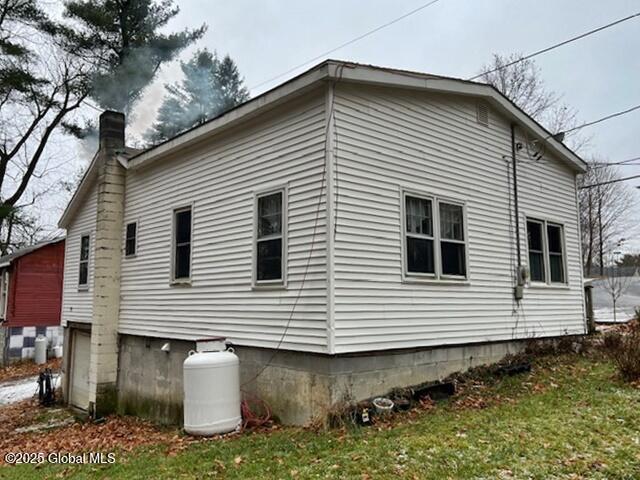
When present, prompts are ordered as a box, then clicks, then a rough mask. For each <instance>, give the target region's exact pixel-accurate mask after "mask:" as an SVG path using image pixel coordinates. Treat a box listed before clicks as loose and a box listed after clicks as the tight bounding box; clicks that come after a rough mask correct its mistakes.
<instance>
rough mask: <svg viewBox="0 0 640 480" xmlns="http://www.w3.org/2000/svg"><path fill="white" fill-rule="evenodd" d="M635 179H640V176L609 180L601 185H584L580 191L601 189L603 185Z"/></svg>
mask: <svg viewBox="0 0 640 480" xmlns="http://www.w3.org/2000/svg"><path fill="white" fill-rule="evenodd" d="M634 178H640V175H632V176H630V177H624V178H616V179H615V180H609V181H607V182H600V183H592V184H590V185H583V186H581V187H580V190H584V189H585V188H593V187H601V186H602V185H610V184H612V183H618V182H626V181H627V180H633V179H634Z"/></svg>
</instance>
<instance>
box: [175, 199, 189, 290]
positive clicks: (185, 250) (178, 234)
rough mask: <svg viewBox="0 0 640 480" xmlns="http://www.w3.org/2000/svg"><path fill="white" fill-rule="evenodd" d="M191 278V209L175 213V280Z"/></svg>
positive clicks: (179, 210) (183, 209)
mask: <svg viewBox="0 0 640 480" xmlns="http://www.w3.org/2000/svg"><path fill="white" fill-rule="evenodd" d="M190 277H191V207H185V208H180V209H178V210H174V212H173V280H188V279H189V278H190Z"/></svg>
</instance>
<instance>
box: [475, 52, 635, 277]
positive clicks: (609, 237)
mask: <svg viewBox="0 0 640 480" xmlns="http://www.w3.org/2000/svg"><path fill="white" fill-rule="evenodd" d="M522 58H523V56H522V55H521V54H517V53H515V54H511V55H507V56H501V55H494V56H493V60H492V61H491V62H490V63H489V64H488V65H485V66H484V67H483V68H482V72H485V73H483V74H482V75H481V77H480V79H481V80H482V81H484V82H486V83H488V84H490V85H492V86H494V87H495V88H496V89H497V90H498V91H500V92H501V93H503V94H504V95H505V96H506V97H508V98H509V99H510V100H511V101H512V102H513V103H515V104H516V105H517V106H518V107H520V108H521V109H522V110H524V111H525V112H526V113H528V114H529V115H530V116H531V117H533V118H534V119H535V120H537V121H538V122H540V123H541V124H542V125H543V126H544V127H545V128H546V129H547V130H549V131H550V132H551V133H553V134H556V133H561V132H565V131H567V130H570V129H572V128H574V127H576V126H577V125H578V120H577V116H578V114H577V111H576V109H574V108H572V107H570V106H568V105H567V104H565V103H564V102H563V100H562V96H561V95H559V94H558V93H556V92H554V91H552V90H549V89H548V88H547V87H546V85H545V84H544V81H543V80H542V73H541V71H540V68H538V66H537V65H536V63H535V61H534V60H532V59H526V60H523V59H522ZM564 141H565V143H567V145H568V146H569V147H570V148H572V149H573V150H575V151H579V150H581V149H584V148H585V147H586V146H587V145H588V143H589V141H590V138H589V137H586V136H583V135H580V134H579V133H577V132H572V133H570V134H568V135H567V136H566V137H565V139H564ZM601 163H602V162H601V161H596V160H593V161H592V162H591V163H590V165H589V170H588V172H587V173H586V174H585V175H582V176H581V177H580V178H579V185H580V186H586V185H596V184H601V183H603V182H605V183H606V182H608V181H610V180H615V179H616V178H618V174H617V172H616V170H615V169H612V168H604V167H603V166H602V165H601ZM579 200H580V223H581V227H582V245H583V249H582V253H583V265H584V268H585V270H586V272H587V274H588V275H591V273H592V270H593V267H594V265H595V264H597V265H599V266H600V269H601V273H602V269H604V264H605V262H604V257H605V256H606V255H607V254H608V253H609V252H610V251H611V250H612V249H613V248H615V246H616V242H617V241H619V240H620V239H621V238H622V237H623V236H625V234H628V229H629V228H630V226H629V225H628V221H627V219H628V216H629V213H630V212H631V209H632V208H633V200H632V196H631V195H630V194H629V191H628V189H627V188H626V187H625V186H623V185H622V184H620V183H611V184H607V185H603V186H601V187H597V188H585V189H581V190H580V193H579ZM625 232H626V233H625Z"/></svg>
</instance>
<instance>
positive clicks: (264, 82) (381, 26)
mask: <svg viewBox="0 0 640 480" xmlns="http://www.w3.org/2000/svg"><path fill="white" fill-rule="evenodd" d="M439 1H440V0H431V1H430V2H427V3H425V4H423V5H421V6H419V7H418V8H415V9H413V10H411V11H410V12H407V13H405V14H404V15H401V16H399V17H397V18H394V19H393V20H391V21H389V22H387V23H384V24H382V25H380V26H378V27H376V28H374V29H373V30H369V31H368V32H366V33H363V34H362V35H359V36H357V37H355V38H352V39H351V40H348V41H346V42H344V43H342V44H340V45H338V46H337V47H335V48H332V49H331V50H327V51H326V52H324V53H321V54H320V55H316V56H315V57H313V58H310V59H309V60H307V61H306V62H303V63H300V64H298V65H296V66H295V67H292V68H290V69H289V70H287V71H286V72H282V73H281V74H279V75H276V76H275V77H271V78H269V79H268V80H265V81H263V82H260V83H257V84H256V85H254V86H252V87H249V90H253V89H254V88H258V87H261V86H262V85H265V84H267V83H271V82H273V81H274V80H278V79H279V78H281V77H284V76H285V75H287V74H289V73H291V72H294V71H296V70H297V69H299V68H301V67H304V66H305V65H308V64H309V63H311V62H315V61H316V60H320V59H321V58H324V57H326V56H327V55H330V54H332V53H333V52H336V51H338V50H340V49H342V48H344V47H347V46H349V45H352V44H354V43H356V42H358V41H360V40H362V39H363V38H366V37H368V36H370V35H373V34H374V33H376V32H379V31H380V30H382V29H385V28H387V27H390V26H391V25H393V24H394V23H398V22H399V21H400V20H404V19H405V18H407V17H410V16H411V15H414V14H416V13H418V12H420V11H421V10H424V9H425V8H428V7H430V6H431V5H433V4H434V3H438V2H439Z"/></svg>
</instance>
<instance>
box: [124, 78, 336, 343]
mask: <svg viewBox="0 0 640 480" xmlns="http://www.w3.org/2000/svg"><path fill="white" fill-rule="evenodd" d="M324 93H325V90H324V89H320V90H317V91H315V92H311V93H308V94H306V95H305V96H304V97H301V98H299V99H297V100H295V101H291V102H289V103H287V104H286V105H284V106H282V107H278V108H277V109H275V110H272V111H271V112H268V113H265V114H263V115H261V116H260V117H257V118H255V119H253V120H251V121H249V122H244V123H243V124H242V125H241V126H240V127H238V128H235V129H232V130H229V131H227V132H224V133H222V134H219V135H218V136H217V137H215V138H212V139H210V140H208V141H207V142H203V143H202V144H201V145H200V146H199V147H198V148H192V149H189V150H185V151H181V152H180V154H179V155H176V156H175V157H174V158H171V159H168V160H166V161H163V162H159V163H158V164H157V165H155V166H151V167H149V168H147V169H143V170H140V171H132V170H129V171H128V172H127V185H126V205H125V222H124V223H125V224H126V223H128V222H130V221H134V220H135V219H141V221H140V223H139V228H138V232H137V235H138V252H137V255H136V256H135V257H134V258H127V259H126V260H123V262H122V286H121V303H120V324H119V331H120V333H125V334H133V335H149V336H158V337H171V338H181V339H197V338H203V337H210V336H216V335H221V336H225V337H227V338H228V339H229V340H230V341H232V342H234V343H236V344H239V345H252V346H261V347H275V346H276V345H277V344H278V342H279V341H280V339H281V338H282V334H283V332H284V331H285V328H287V325H288V329H287V331H286V332H287V333H286V336H285V338H284V341H283V342H282V348H284V349H296V350H303V351H315V352H325V351H326V348H327V329H326V315H327V311H326V296H327V290H326V250H325V210H326V207H325V200H324V192H325V191H326V187H324V188H322V190H321V185H322V182H323V178H324V177H323V169H324V162H325V152H324V145H325V141H324V140H325V136H324V134H325V130H326V126H325V112H324V106H325V97H324ZM283 186H286V192H287V194H286V196H285V198H286V201H287V205H286V208H284V209H283V211H284V212H286V213H285V215H286V218H284V221H283V223H286V224H287V226H288V228H287V229H285V230H284V231H285V232H286V235H287V241H286V242H285V245H286V250H287V251H286V252H284V258H286V264H285V265H284V272H283V274H284V275H286V278H287V284H286V287H285V288H283V287H282V286H280V287H279V288H277V289H262V288H260V289H256V288H254V287H253V285H252V278H253V248H254V241H253V239H254V201H255V194H256V193H257V192H266V191H268V190H267V189H280V188H282V187H283ZM321 192H322V196H320V195H321ZM189 203H191V204H192V205H193V212H194V214H193V237H192V244H191V246H192V252H191V278H190V284H189V285H181V286H171V285H169V282H168V279H169V278H170V276H171V273H170V268H171V261H170V255H171V240H170V232H171V228H172V227H171V222H172V212H173V210H174V209H175V208H177V207H179V206H181V205H186V204H189ZM318 208H319V209H320V212H319V214H317V213H316V212H317V210H318ZM316 218H317V221H318V228H317V236H316V241H315V244H314V247H313V251H312V252H310V248H311V245H312V237H313V232H314V224H315V222H316ZM310 255H311V258H310V261H309V266H308V275H307V277H306V281H305V282H304V286H303V288H302V292H301V293H300V299H299V300H297V301H296V297H297V296H298V295H299V290H300V288H301V286H302V280H303V275H304V272H305V269H306V267H307V263H308V258H309V256H310ZM294 306H295V307H294ZM294 308H295V312H293V313H292V311H293V309H294Z"/></svg>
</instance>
